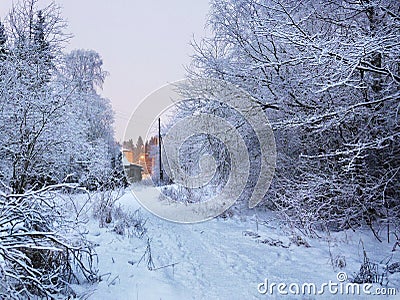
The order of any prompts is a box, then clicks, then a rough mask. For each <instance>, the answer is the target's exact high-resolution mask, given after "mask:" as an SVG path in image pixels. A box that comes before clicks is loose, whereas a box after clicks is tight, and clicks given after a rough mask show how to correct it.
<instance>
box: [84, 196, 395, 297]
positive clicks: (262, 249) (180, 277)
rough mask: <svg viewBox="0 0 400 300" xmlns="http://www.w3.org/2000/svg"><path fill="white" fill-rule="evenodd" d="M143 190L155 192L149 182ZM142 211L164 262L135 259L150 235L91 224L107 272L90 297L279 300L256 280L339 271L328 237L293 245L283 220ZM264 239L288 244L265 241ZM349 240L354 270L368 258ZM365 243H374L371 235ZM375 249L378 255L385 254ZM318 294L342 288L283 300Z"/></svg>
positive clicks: (129, 205) (131, 202) (310, 277)
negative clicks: (183, 220)
mask: <svg viewBox="0 0 400 300" xmlns="http://www.w3.org/2000/svg"><path fill="white" fill-rule="evenodd" d="M139 193H145V194H146V195H149V194H150V195H151V191H150V190H149V188H143V189H142V190H141V191H139ZM119 202H120V203H121V205H123V206H124V207H126V209H132V210H134V209H137V208H139V207H140V206H139V204H138V203H137V201H136V200H135V198H134V197H133V196H132V195H131V193H129V192H127V193H126V194H125V195H124V197H123V198H122V199H121V200H120V201H119ZM142 213H143V214H144V215H145V217H146V218H148V221H147V223H146V227H147V228H148V236H149V238H150V239H151V250H152V255H153V260H154V264H155V267H156V268H159V269H157V270H153V271H149V270H148V269H147V268H146V263H145V262H143V261H142V262H141V263H140V264H139V266H137V262H138V261H139V259H140V258H141V256H142V255H143V253H144V251H145V248H146V243H145V241H144V240H139V239H137V238H135V237H131V238H128V237H120V236H117V235H116V234H115V233H112V232H110V230H108V231H107V230H106V229H98V228H96V227H95V226H93V228H91V230H90V231H91V234H92V236H93V238H92V239H93V240H94V241H97V243H98V244H99V246H98V247H97V252H98V254H99V259H100V273H101V274H106V275H105V276H104V280H103V281H102V282H100V284H99V285H98V287H97V289H96V290H94V291H92V292H90V293H88V295H91V297H90V299H149V300H152V299H281V297H282V296H280V297H279V295H276V294H274V295H262V294H260V293H258V291H257V285H258V283H260V282H263V281H264V279H265V278H268V280H270V281H271V282H272V281H273V282H277V283H279V282H285V283H287V284H289V283H291V282H295V283H303V282H314V283H315V284H317V285H319V284H322V283H324V282H327V281H329V280H332V281H335V280H336V273H337V272H335V271H334V270H333V268H332V266H331V265H330V261H329V248H328V245H327V243H326V242H323V241H316V240H311V241H309V242H310V244H311V246H312V247H311V248H306V247H304V246H296V245H293V244H292V245H290V246H289V243H290V241H289V237H288V236H287V235H285V234H284V232H283V230H281V229H279V228H272V227H274V226H275V227H277V226H276V225H274V222H272V223H271V225H272V227H271V225H269V226H268V227H267V226H264V225H259V230H258V231H257V228H256V223H255V221H254V220H251V219H252V218H251V217H250V216H248V217H247V218H246V219H245V220H239V219H238V218H233V219H230V220H228V221H225V220H223V219H214V220H211V221H208V222H204V223H199V224H176V223H173V222H168V221H165V220H162V219H160V218H158V217H156V216H153V215H152V214H151V213H149V212H147V211H146V210H144V209H142ZM263 217H264V218H267V217H268V216H267V215H264V216H263ZM275 223H276V222H275ZM276 224H277V223H276ZM252 234H256V235H259V237H254V236H251V235H252ZM266 238H268V239H270V240H271V239H272V240H274V241H281V244H282V245H284V246H286V247H287V246H289V247H288V248H284V247H280V246H271V245H267V244H264V243H262V242H261V241H263V240H264V239H266ZM363 238H364V239H368V237H363ZM346 239H347V240H346V241H342V240H341V238H340V237H338V238H337V239H336V241H335V243H333V245H331V246H332V248H331V251H332V252H333V254H335V253H343V254H346V260H347V267H346V269H345V271H346V272H347V273H348V274H349V275H350V274H351V273H352V272H354V271H357V270H358V269H359V266H360V262H361V259H362V258H360V257H359V255H358V253H357V252H358V251H359V248H358V247H359V246H358V242H359V237H358V236H354V237H349V236H347V238H346ZM364 243H365V244H366V245H368V244H369V243H371V244H372V243H375V242H374V241H373V240H372V239H371V240H364ZM371 250H373V249H371ZM375 251H377V252H378V253H377V254H376V255H377V256H378V257H379V255H381V256H382V255H383V254H380V251H378V250H375ZM385 252H386V251H385ZM382 258H383V257H382ZM171 264H175V265H174V266H171ZM164 266H165V267H164ZM336 281H337V280H336ZM314 297H315V299H337V298H338V296H337V295H323V296H322V297H321V296H318V297H316V296H307V297H303V298H301V297H300V298H299V296H293V295H292V296H290V295H287V296H285V299H314ZM352 297H354V296H352ZM352 297H347V299H352ZM359 299H362V298H359ZM386 299H387V298H386Z"/></svg>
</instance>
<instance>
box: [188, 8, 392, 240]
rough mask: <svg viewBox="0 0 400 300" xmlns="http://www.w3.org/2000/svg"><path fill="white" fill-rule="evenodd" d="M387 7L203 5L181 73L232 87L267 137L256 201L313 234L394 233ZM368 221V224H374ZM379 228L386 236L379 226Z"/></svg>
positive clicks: (390, 40)
mask: <svg viewBox="0 0 400 300" xmlns="http://www.w3.org/2000/svg"><path fill="white" fill-rule="evenodd" d="M399 9H400V7H399V3H398V1H390V0H388V1H368V0H365V1H364V0H360V1H340V2H337V1H323V2H316V1H300V2H299V1H293V0H285V1H281V0H279V1H257V0H235V1H234V0H231V1H222V0H214V1H212V3H211V14H210V20H209V24H210V28H211V30H212V32H213V35H212V37H211V38H206V39H203V40H202V41H200V42H194V43H193V45H194V48H195V50H196V55H194V57H193V63H192V65H191V66H190V68H189V75H190V76H194V77H196V76H202V77H211V78H219V79H224V80H227V81H229V82H231V83H234V84H236V85H238V86H240V87H242V88H244V89H245V90H246V91H247V92H249V93H250V94H251V95H252V96H253V97H254V98H255V99H257V100H258V101H259V102H260V103H262V105H263V108H264V110H265V112H266V114H267V115H268V117H269V118H270V120H271V122H272V125H273V127H274V129H275V136H276V142H277V148H278V149H277V151H278V163H277V173H276V176H275V179H274V181H273V184H272V187H271V189H270V192H269V193H268V195H267V199H268V200H270V201H272V202H273V204H274V205H275V207H278V208H279V209H280V210H281V211H283V212H285V213H286V216H288V218H289V220H290V221H291V222H294V223H295V224H297V225H300V226H302V227H306V228H307V229H309V230H311V231H312V230H313V229H315V228H316V227H319V226H321V225H322V226H328V227H331V228H332V227H333V228H348V227H353V226H358V225H360V224H365V223H366V224H368V225H369V226H371V229H373V230H374V232H375V233H376V234H377V236H379V235H380V231H381V230H383V225H385V226H391V224H394V225H395V226H398V223H399V219H398V216H399V215H400V214H399V210H400V203H399V200H398V199H399V194H398V191H399V190H400V189H399V182H400V181H399V179H400V178H399V176H400V172H399V169H400V153H399V138H400V130H399V126H398V123H399V117H398V108H399V106H398V103H399V84H400V77H399V74H400V69H399V57H400V56H399V54H400V46H399V36H400V19H399ZM376 221H377V222H376ZM388 231H390V228H388Z"/></svg>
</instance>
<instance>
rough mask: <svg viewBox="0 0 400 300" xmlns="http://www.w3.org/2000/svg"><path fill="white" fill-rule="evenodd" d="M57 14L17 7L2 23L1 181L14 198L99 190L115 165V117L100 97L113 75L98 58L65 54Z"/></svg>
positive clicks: (25, 4) (83, 52) (29, 4)
mask: <svg viewBox="0 0 400 300" xmlns="http://www.w3.org/2000/svg"><path fill="white" fill-rule="evenodd" d="M65 27H66V24H65V23H64V21H63V20H62V19H61V18H60V13H59V11H58V8H57V7H56V6H55V5H54V4H52V5H50V6H48V7H47V8H45V9H44V10H37V9H36V1H25V2H23V3H22V4H20V5H16V6H14V7H13V9H12V11H11V12H10V15H9V16H8V18H6V21H5V22H2V23H1V25H0V48H1V50H0V53H1V60H0V114H1V118H0V128H1V131H2V135H1V137H0V157H1V164H0V180H1V181H2V183H3V186H9V187H10V188H11V189H12V190H13V191H14V192H16V193H23V192H24V191H26V190H28V189H32V188H33V189H37V188H40V187H42V186H44V185H46V184H55V183H61V182H79V183H80V184H82V185H85V186H87V187H91V188H95V187H96V186H99V185H102V184H104V183H106V182H107V180H108V179H109V178H110V176H111V175H112V174H113V172H114V169H115V168H116V167H117V164H116V163H115V161H116V159H118V153H119V149H118V147H117V145H116V143H115V141H114V137H113V128H112V124H113V112H112V109H111V105H110V102H109V100H108V99H105V98H103V97H101V96H100V95H99V94H98V89H100V88H101V87H102V84H103V82H104V79H105V77H106V75H107V73H106V72H105V71H104V70H103V69H102V60H101V57H100V55H99V54H98V53H96V52H94V51H87V50H75V51H73V52H71V53H69V54H64V53H63V47H64V45H65V42H66V41H67V40H68V38H69V36H68V35H67V34H66V33H65Z"/></svg>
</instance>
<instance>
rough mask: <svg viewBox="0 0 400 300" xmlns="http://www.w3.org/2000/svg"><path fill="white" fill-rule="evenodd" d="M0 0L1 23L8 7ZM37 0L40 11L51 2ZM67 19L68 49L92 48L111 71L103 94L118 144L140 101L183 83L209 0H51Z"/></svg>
mask: <svg viewBox="0 0 400 300" xmlns="http://www.w3.org/2000/svg"><path fill="white" fill-rule="evenodd" d="M13 2H14V3H15V2H17V0H1V1H0V17H1V19H4V17H5V16H6V14H7V13H8V11H9V10H10V8H11V6H12V3H13ZM50 2H51V1H49V0H39V7H43V6H45V5H46V4H48V3H50ZM54 2H56V3H57V4H58V5H60V6H61V7H62V14H63V17H64V19H66V20H67V21H68V24H69V27H68V32H69V33H72V34H73V35H74V37H73V38H72V39H71V41H70V44H69V46H68V48H67V49H68V50H72V49H93V50H95V51H97V52H99V53H100V55H101V56H102V58H103V62H104V69H105V70H106V71H108V72H109V73H110V76H109V77H108V78H107V79H106V82H105V85H104V89H103V91H102V94H103V96H105V97H107V98H109V99H110V100H111V103H112V105H113V108H114V110H115V112H116V120H115V123H116V124H115V125H116V126H115V127H116V138H117V140H118V141H121V140H122V137H123V133H124V130H125V126H126V124H127V122H128V119H129V117H130V115H131V113H132V111H133V110H134V109H135V107H136V106H137V105H138V104H139V102H140V101H141V100H142V99H143V98H144V97H145V96H146V95H148V94H150V93H151V92H152V91H154V90H156V89H158V88H159V87H161V86H162V85H164V84H166V83H168V82H173V81H175V80H179V79H182V78H183V77H184V74H185V70H184V66H185V65H188V64H189V62H190V55H191V54H193V50H192V48H191V47H190V45H189V43H190V41H191V40H192V39H193V36H194V37H195V39H196V40H199V39H200V38H201V37H203V36H205V35H206V29H205V24H206V20H207V14H208V8H209V3H208V0H190V1H188V0H147V1H146V0H141V1H140V0H113V1H110V0H55V1H54Z"/></svg>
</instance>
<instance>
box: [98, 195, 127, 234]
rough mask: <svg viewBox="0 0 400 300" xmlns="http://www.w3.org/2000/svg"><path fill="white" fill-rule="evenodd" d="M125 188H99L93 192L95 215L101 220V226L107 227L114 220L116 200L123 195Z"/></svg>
mask: <svg viewBox="0 0 400 300" xmlns="http://www.w3.org/2000/svg"><path fill="white" fill-rule="evenodd" d="M122 193H123V189H122V188H121V189H116V190H112V189H110V190H99V191H97V192H96V193H94V194H93V201H94V204H93V216H94V217H95V218H97V219H98V220H99V226H100V227H106V226H107V224H110V223H111V222H112V220H113V211H114V209H115V202H116V201H117V200H118V199H119V198H120V197H121V196H122Z"/></svg>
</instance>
